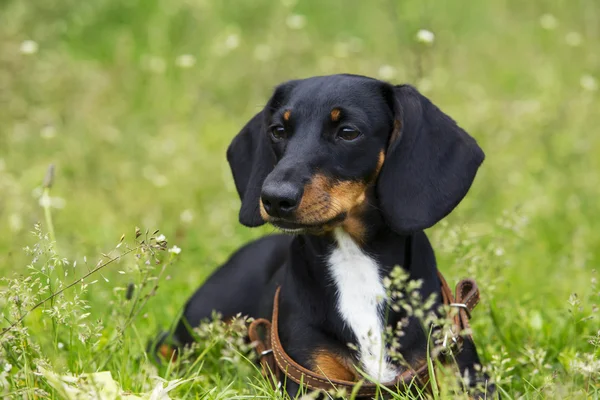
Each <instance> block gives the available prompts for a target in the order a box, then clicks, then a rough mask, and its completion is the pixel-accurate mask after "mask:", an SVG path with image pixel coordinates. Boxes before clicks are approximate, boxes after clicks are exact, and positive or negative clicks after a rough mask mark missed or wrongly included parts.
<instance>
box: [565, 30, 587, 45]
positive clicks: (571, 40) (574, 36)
mask: <svg viewBox="0 0 600 400" xmlns="http://www.w3.org/2000/svg"><path fill="white" fill-rule="evenodd" d="M565 42H566V43H567V44H568V45H569V46H572V47H577V46H580V45H581V43H582V42H583V38H582V37H581V35H580V34H579V33H578V32H569V33H567V34H566V35H565Z"/></svg>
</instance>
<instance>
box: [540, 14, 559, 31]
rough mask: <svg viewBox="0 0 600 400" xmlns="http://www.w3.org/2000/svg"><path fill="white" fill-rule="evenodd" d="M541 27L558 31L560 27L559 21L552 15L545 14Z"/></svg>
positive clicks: (541, 19) (541, 20)
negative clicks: (557, 28)
mask: <svg viewBox="0 0 600 400" xmlns="http://www.w3.org/2000/svg"><path fill="white" fill-rule="evenodd" d="M540 25H541V26H542V28H544V29H547V30H552V29H556V27H557V26H558V20H557V19H556V17H555V16H554V15H552V14H544V15H542V16H541V17H540Z"/></svg>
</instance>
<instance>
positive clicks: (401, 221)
mask: <svg viewBox="0 0 600 400" xmlns="http://www.w3.org/2000/svg"><path fill="white" fill-rule="evenodd" d="M227 159H228V161H229V164H230V166H231V170H232V172H233V178H234V180H235V185H236V188H237V191H238V193H239V195H240V198H241V200H242V206H241V210H240V222H241V223H242V224H244V225H246V226H251V227H252V226H259V225H262V224H264V223H265V222H270V223H271V224H273V225H274V226H276V227H278V228H280V229H282V230H284V231H289V232H314V233H317V232H322V231H326V230H328V229H331V228H332V227H335V226H338V225H342V224H344V223H348V220H349V219H350V218H352V216H353V215H356V214H360V210H362V209H364V208H365V207H366V206H367V203H375V204H369V205H371V206H374V207H377V208H378V209H379V210H380V211H381V213H382V215H383V218H384V220H385V221H386V223H387V224H388V225H389V226H390V227H391V228H392V229H393V230H394V231H396V232H398V233H411V232H416V231H420V230H423V229H425V228H428V227H430V226H432V225H434V224H435V223H436V222H438V221H439V220H440V219H442V218H443V217H445V216H446V215H447V214H448V213H450V212H451V211H452V210H453V209H454V207H456V205H457V204H458V203H459V202H460V201H461V200H462V198H463V197H464V196H465V195H466V193H467V191H468V190H469V188H470V186H471V183H472V182H473V179H474V178H475V174H476V172H477V169H478V167H479V165H480V164H481V163H482V161H483V159H484V154H483V152H482V150H481V149H480V148H479V146H478V145H477V143H476V142H475V140H474V139H473V138H472V137H471V136H469V135H468V134H467V133H466V132H465V131H464V130H462V129H461V128H460V127H458V126H457V125H456V123H455V122H454V121H453V120H452V119H451V118H450V117H448V116H447V115H446V114H444V113H443V112H441V111H440V110H439V109H438V108H437V107H436V106H435V105H433V104H432V103H431V102H430V101H429V100H428V99H427V98H425V97H424V96H423V95H421V94H420V93H419V92H418V91H417V90H416V89H414V88H413V87H411V86H407V85H401V86H393V85H390V84H388V83H385V82H382V81H379V80H376V79H371V78H367V77H362V76H355V75H333V76H324V77H314V78H308V79H303V80H295V81H290V82H286V83H284V84H282V85H280V86H278V87H277V88H276V90H275V92H274V94H273V96H272V97H271V99H270V100H269V102H268V103H267V105H266V106H265V108H264V109H263V110H262V111H261V112H259V113H258V114H257V115H255V116H254V118H252V120H250V122H248V123H247V124H246V126H245V127H244V128H243V129H242V131H241V132H240V133H239V134H238V135H237V136H236V137H235V138H234V140H233V142H232V143H231V145H230V146H229V149H228V151H227Z"/></svg>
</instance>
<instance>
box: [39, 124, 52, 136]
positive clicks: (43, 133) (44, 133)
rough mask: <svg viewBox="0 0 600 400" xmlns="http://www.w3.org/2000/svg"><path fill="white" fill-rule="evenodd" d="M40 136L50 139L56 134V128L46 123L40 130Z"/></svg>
mask: <svg viewBox="0 0 600 400" xmlns="http://www.w3.org/2000/svg"><path fill="white" fill-rule="evenodd" d="M40 136H41V137H42V138H43V139H52V138H53V137H55V136H56V128H55V127H54V126H52V125H46V126H44V127H43V128H42V129H41V130H40Z"/></svg>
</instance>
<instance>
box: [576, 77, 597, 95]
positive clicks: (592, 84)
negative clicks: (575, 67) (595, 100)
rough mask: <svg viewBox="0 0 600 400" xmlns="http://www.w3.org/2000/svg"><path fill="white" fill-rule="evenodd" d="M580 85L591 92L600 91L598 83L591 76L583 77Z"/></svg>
mask: <svg viewBox="0 0 600 400" xmlns="http://www.w3.org/2000/svg"><path fill="white" fill-rule="evenodd" d="M579 84H580V85H581V87H582V88H584V89H585V90H588V91H590V92H594V91H596V90H598V81H596V78H594V77H593V76H591V75H583V76H582V77H581V79H580V80H579Z"/></svg>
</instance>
